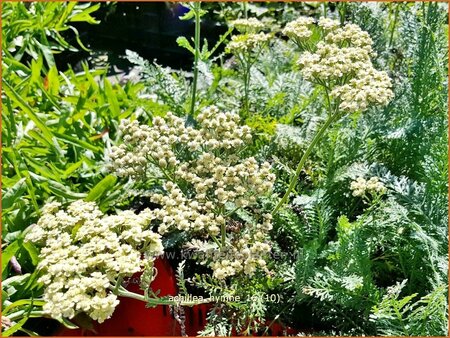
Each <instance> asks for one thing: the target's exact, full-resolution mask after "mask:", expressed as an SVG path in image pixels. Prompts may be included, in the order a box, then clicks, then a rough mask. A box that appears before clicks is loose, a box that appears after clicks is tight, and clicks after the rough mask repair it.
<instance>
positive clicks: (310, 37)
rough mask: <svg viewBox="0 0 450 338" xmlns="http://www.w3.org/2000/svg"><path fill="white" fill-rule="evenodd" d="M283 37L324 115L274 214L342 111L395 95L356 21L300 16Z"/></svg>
mask: <svg viewBox="0 0 450 338" xmlns="http://www.w3.org/2000/svg"><path fill="white" fill-rule="evenodd" d="M282 32H283V34H285V35H287V36H288V37H289V38H290V39H291V40H292V41H293V42H294V43H295V44H296V45H297V46H298V47H299V49H300V52H301V53H300V56H299V59H298V61H297V64H298V66H299V67H300V73H301V75H302V76H303V78H304V79H305V80H307V81H310V82H311V83H312V84H314V85H317V86H319V87H321V88H322V89H323V93H324V96H325V102H326V104H327V107H326V108H327V110H328V117H327V119H326V121H325V123H324V124H323V125H322V127H321V128H320V129H319V130H318V131H317V133H316V135H315V136H314V138H313V139H312V141H311V143H310V144H309V146H308V148H307V149H306V151H305V153H304V154H303V156H302V158H301V159H300V162H299V164H298V166H297V169H296V171H295V173H294V174H293V175H292V176H291V180H290V184H289V187H288V189H287V191H286V192H285V194H284V195H283V197H282V199H281V200H280V202H279V203H278V204H277V205H276V207H275V209H274V210H273V212H276V211H278V210H279V208H280V207H281V206H282V205H283V204H284V203H286V202H287V200H288V198H289V194H290V193H291V192H292V190H293V189H294V187H295V185H296V182H297V179H298V177H299V175H300V172H301V170H302V169H303V166H304V164H305V162H306V159H307V158H308V156H309V154H310V153H311V151H312V149H313V148H314V146H315V145H316V144H317V143H318V142H319V141H320V140H321V138H322V136H323V135H324V133H325V131H326V130H327V129H328V127H329V126H330V125H331V124H332V123H333V122H335V121H336V120H338V119H339V118H340V117H342V116H343V115H344V114H346V113H354V112H363V111H365V110H367V109H369V107H370V106H376V105H377V106H383V105H386V104H388V103H389V101H391V100H392V98H393V95H394V94H393V92H392V89H391V87H392V84H391V79H390V78H389V76H388V75H387V73H386V72H383V71H378V70H376V69H375V68H374V66H373V64H372V61H371V57H372V56H374V55H375V53H374V51H373V50H372V44H373V42H372V39H371V38H370V36H369V34H368V33H367V32H365V31H363V30H362V29H361V28H360V27H359V26H358V25H355V24H346V25H344V26H343V27H341V24H340V23H339V21H336V20H332V19H329V18H320V19H319V20H318V22H317V24H316V23H315V20H314V19H312V18H309V17H300V18H298V19H296V20H295V21H292V22H290V23H288V24H287V25H286V27H285V28H284V29H283V31H282Z"/></svg>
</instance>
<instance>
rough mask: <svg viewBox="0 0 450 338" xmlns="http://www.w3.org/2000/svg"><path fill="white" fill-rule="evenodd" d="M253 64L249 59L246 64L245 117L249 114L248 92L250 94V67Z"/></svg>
mask: <svg viewBox="0 0 450 338" xmlns="http://www.w3.org/2000/svg"><path fill="white" fill-rule="evenodd" d="M251 67H252V65H251V63H250V62H249V61H248V60H247V61H246V64H245V66H244V112H245V115H244V117H248V115H249V110H250V107H249V103H248V94H249V90H250V69H251Z"/></svg>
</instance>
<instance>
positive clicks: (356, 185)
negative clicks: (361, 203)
mask: <svg viewBox="0 0 450 338" xmlns="http://www.w3.org/2000/svg"><path fill="white" fill-rule="evenodd" d="M350 189H351V190H352V191H353V193H352V195H353V196H364V195H365V194H366V192H369V193H384V192H385V191H386V187H385V186H384V184H383V183H382V182H380V181H379V178H378V177H377V176H373V177H371V178H370V179H369V180H366V179H365V178H364V177H358V178H357V179H356V180H354V181H353V182H351V184H350Z"/></svg>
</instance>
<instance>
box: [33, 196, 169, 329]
mask: <svg viewBox="0 0 450 338" xmlns="http://www.w3.org/2000/svg"><path fill="white" fill-rule="evenodd" d="M152 219H153V215H152V213H151V211H150V210H148V209H146V210H144V211H142V212H141V213H140V214H138V215H136V214H135V213H134V212H132V211H122V212H119V213H118V214H117V215H104V214H103V213H102V212H101V211H100V210H99V209H98V207H97V206H96V205H95V203H93V202H84V201H81V200H80V201H76V202H73V203H72V204H70V205H69V206H68V208H67V210H63V209H61V204H59V203H56V202H52V203H48V204H46V205H45V206H44V208H43V209H42V216H41V218H40V219H39V221H38V223H37V224H36V225H35V226H34V227H33V228H32V229H31V231H30V232H29V233H28V234H27V235H26V238H25V240H26V241H31V242H34V243H37V244H40V245H42V249H41V252H40V256H39V258H40V262H39V265H38V269H40V270H41V271H42V272H43V273H44V274H43V275H42V277H40V279H39V281H40V282H41V283H43V284H44V287H45V291H44V300H45V302H46V303H45V305H44V306H43V310H44V312H45V313H47V314H49V315H50V316H52V317H53V318H61V317H65V318H73V317H74V316H75V315H76V314H77V313H79V312H85V313H86V314H88V315H89V316H90V317H91V318H92V319H94V320H97V321H99V322H100V323H101V322H103V321H104V320H106V319H108V318H109V317H110V316H111V315H112V313H113V311H114V309H115V307H116V306H117V305H118V304H119V300H118V299H117V296H118V293H117V292H116V291H117V290H118V287H119V285H118V281H119V283H120V280H121V278H122V277H124V276H131V275H132V274H134V273H136V272H139V271H141V270H142V269H143V268H144V267H145V266H147V267H148V266H151V265H152V264H151V263H152V262H153V260H154V258H155V257H156V256H158V255H161V254H162V253H163V246H162V243H161V236H160V235H159V234H157V233H155V232H153V231H151V230H148V229H147V227H148V224H149V223H150V221H151V220H152Z"/></svg>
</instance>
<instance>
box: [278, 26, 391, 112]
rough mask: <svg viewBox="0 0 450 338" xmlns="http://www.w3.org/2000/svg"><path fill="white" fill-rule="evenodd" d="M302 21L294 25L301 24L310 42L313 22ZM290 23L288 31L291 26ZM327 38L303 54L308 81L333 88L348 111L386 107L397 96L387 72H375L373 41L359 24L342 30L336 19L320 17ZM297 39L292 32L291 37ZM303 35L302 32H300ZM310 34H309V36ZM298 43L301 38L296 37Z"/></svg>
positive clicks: (302, 58) (333, 93)
mask: <svg viewBox="0 0 450 338" xmlns="http://www.w3.org/2000/svg"><path fill="white" fill-rule="evenodd" d="M306 19H307V18H303V17H302V18H299V19H297V20H296V21H294V22H291V23H290V24H293V25H294V23H296V22H300V23H301V24H298V23H297V25H299V26H300V27H303V28H302V29H300V28H298V29H297V31H301V32H303V33H302V34H303V35H302V38H303V39H305V40H307V39H308V38H309V37H310V35H311V34H309V33H307V32H306V31H308V32H311V30H310V29H309V28H308V27H309V26H308V25H311V23H312V19H311V18H310V19H311V20H309V21H308V20H306ZM290 24H288V25H287V26H286V28H285V30H286V29H287V31H290V30H289V29H288V28H289V27H291V26H290ZM318 26H319V27H321V28H322V33H323V39H322V40H321V41H319V42H318V43H317V44H316V46H315V49H314V51H305V52H303V53H302V54H301V55H300V57H299V60H298V65H299V66H300V68H301V73H302V75H303V77H304V78H305V79H306V80H309V81H312V82H314V83H318V84H322V85H326V86H328V87H330V88H333V90H332V91H331V96H332V97H334V98H335V99H336V100H338V102H339V108H340V109H341V110H342V111H346V112H355V111H364V110H366V109H367V108H368V107H369V106H370V105H372V104H373V105H385V104H387V103H388V102H389V101H390V100H391V99H392V97H393V92H392V90H391V87H392V84H391V79H390V78H389V76H388V75H387V74H386V72H382V71H377V70H376V69H374V67H373V64H372V61H371V57H372V56H373V55H374V52H373V50H372V44H373V42H372V39H371V38H370V36H369V34H368V33H367V32H365V31H363V30H362V29H361V28H360V27H359V26H358V25H355V24H346V25H345V26H343V27H340V24H339V22H338V21H336V20H332V19H328V18H320V19H319V22H318ZM285 34H286V35H288V36H291V37H292V36H293V35H292V34H293V33H292V32H291V33H289V34H287V33H285ZM299 34H300V33H299ZM308 34H309V35H308ZM293 39H294V41H298V39H299V36H298V35H297V36H294V37H293Z"/></svg>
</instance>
